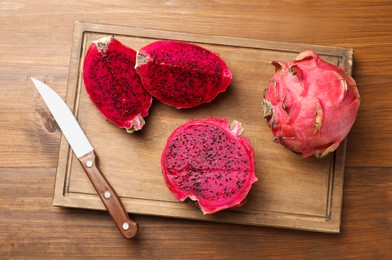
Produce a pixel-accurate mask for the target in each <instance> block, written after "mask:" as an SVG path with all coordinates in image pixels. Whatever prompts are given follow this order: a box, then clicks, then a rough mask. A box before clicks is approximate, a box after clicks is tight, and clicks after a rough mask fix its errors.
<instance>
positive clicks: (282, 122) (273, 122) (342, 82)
mask: <svg viewBox="0 0 392 260" xmlns="http://www.w3.org/2000/svg"><path fill="white" fill-rule="evenodd" d="M273 65H274V66H275V69H276V72H275V75H274V76H273V78H272V79H271V80H270V82H269V84H268V87H267V88H266V89H265V91H264V98H263V106H264V117H265V118H266V119H267V122H268V125H269V126H270V128H271V129H272V133H273V135H274V141H275V142H277V143H280V144H282V145H284V146H285V147H287V148H289V149H291V150H293V151H294V152H296V153H300V154H302V156H303V157H309V156H311V155H315V156H316V157H318V158H321V157H324V156H326V155H327V154H328V153H330V152H333V151H335V150H336V149H337V148H338V146H339V144H340V143H341V142H342V141H343V140H344V138H345V137H346V136H347V134H348V133H349V131H350V129H351V127H352V125H353V124H354V121H355V118H356V116H357V112H358V109H359V103H360V97H359V93H358V89H357V87H356V83H355V81H354V79H353V78H351V77H350V76H348V75H346V74H345V73H344V71H343V69H342V68H340V67H337V66H335V65H333V64H330V63H328V62H326V61H324V60H322V59H321V58H320V57H319V56H318V55H317V54H316V53H314V52H313V51H310V50H307V51H303V52H301V53H300V54H299V55H298V56H297V57H296V59H295V60H294V61H292V62H287V63H285V62H276V61H275V62H273Z"/></svg>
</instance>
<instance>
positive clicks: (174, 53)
mask: <svg viewBox="0 0 392 260" xmlns="http://www.w3.org/2000/svg"><path fill="white" fill-rule="evenodd" d="M135 68H136V72H137V73H138V74H139V75H140V78H141V79H142V82H143V85H144V87H145V88H146V89H147V90H148V92H150V94H151V95H152V96H153V97H155V98H157V99H158V100H160V101H161V102H163V103H165V104H168V105H171V106H175V107H177V108H190V107H194V106H197V105H200V104H202V103H208V102H211V101H212V100H213V99H214V98H215V97H216V96H217V95H218V94H219V93H221V92H224V91H225V90H226V89H227V87H228V86H229V84H230V82H231V79H232V74H231V71H230V69H229V67H228V66H227V65H226V63H225V62H224V61H223V60H222V59H221V58H220V57H219V56H218V55H217V54H215V53H213V52H211V51H209V50H207V49H205V48H203V47H201V46H198V45H195V44H191V43H187V42H180V41H171V40H162V41H156V42H153V43H151V44H149V45H147V46H145V47H143V48H142V49H140V50H139V51H138V53H137V58H136V66H135Z"/></svg>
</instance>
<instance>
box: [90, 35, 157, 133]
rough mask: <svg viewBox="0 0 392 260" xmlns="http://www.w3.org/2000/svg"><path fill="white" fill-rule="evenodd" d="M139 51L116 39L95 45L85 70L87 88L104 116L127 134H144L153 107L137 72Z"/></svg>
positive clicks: (106, 38)
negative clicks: (137, 53) (143, 129)
mask: <svg viewBox="0 0 392 260" xmlns="http://www.w3.org/2000/svg"><path fill="white" fill-rule="evenodd" d="M135 61H136V51H134V50H133V49H131V48H129V47H127V46H125V45H123V44H122V43H121V42H119V41H118V40H117V39H115V38H114V37H112V36H110V37H105V38H102V39H99V40H97V41H94V42H93V43H91V45H90V46H89V48H88V50H87V54H86V57H85V59H84V66H83V78H84V85H85V87H86V91H87V94H88V95H89V97H90V99H91V101H92V102H93V103H94V104H95V106H96V107H97V108H98V109H99V111H100V112H101V113H102V115H103V116H104V117H105V118H107V119H108V120H109V121H111V122H112V123H114V124H115V125H117V126H118V127H120V128H125V129H126V130H127V132H129V133H132V132H133V131H137V130H140V129H141V128H142V127H143V125H144V123H145V121H144V118H145V117H146V116H147V115H148V110H149V108H150V106H151V103H152V97H151V95H150V94H149V93H148V92H147V91H146V90H145V89H144V87H143V85H142V82H141V80H140V78H139V76H138V75H137V73H136V72H135V68H134V66H135Z"/></svg>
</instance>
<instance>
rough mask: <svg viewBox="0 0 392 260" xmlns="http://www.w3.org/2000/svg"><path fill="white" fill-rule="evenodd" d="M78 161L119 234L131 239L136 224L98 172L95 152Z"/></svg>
mask: <svg viewBox="0 0 392 260" xmlns="http://www.w3.org/2000/svg"><path fill="white" fill-rule="evenodd" d="M79 161H80V162H81V164H82V166H83V168H84V170H85V172H86V173H87V175H88V177H89V179H90V181H91V183H92V184H93V186H94V188H95V190H96V191H97V192H98V194H99V197H100V198H101V200H102V202H103V204H104V205H105V207H106V209H107V210H108V212H109V214H110V216H111V217H112V218H113V220H114V222H115V223H116V226H117V228H118V229H119V230H120V232H121V234H122V235H123V236H124V237H125V238H128V239H129V238H133V237H134V236H135V235H136V234H137V232H138V224H137V222H135V221H133V220H131V219H130V218H129V216H128V213H127V211H126V210H125V208H124V206H123V204H122V203H121V201H120V198H119V196H118V195H117V193H116V192H115V191H114V189H113V188H112V187H111V186H110V184H109V182H108V181H107V180H106V178H105V176H104V175H103V174H102V173H101V172H100V171H99V170H98V168H97V166H96V156H95V152H94V151H91V152H90V153H88V154H86V155H84V156H82V157H80V158H79Z"/></svg>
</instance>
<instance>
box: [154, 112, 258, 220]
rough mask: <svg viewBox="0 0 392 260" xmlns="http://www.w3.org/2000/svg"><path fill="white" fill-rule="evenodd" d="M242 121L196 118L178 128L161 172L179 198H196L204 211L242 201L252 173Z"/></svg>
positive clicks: (249, 185)
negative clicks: (243, 135)
mask: <svg viewBox="0 0 392 260" xmlns="http://www.w3.org/2000/svg"><path fill="white" fill-rule="evenodd" d="M242 131H243V128H242V126H241V123H239V122H237V121H234V122H233V124H232V126H231V127H229V124H228V122H227V120H226V119H218V118H214V117H210V118H207V119H195V120H191V121H189V122H188V123H186V124H184V125H182V126H180V127H178V128H177V129H176V130H174V132H173V133H172V134H171V135H170V137H169V138H168V141H167V144H166V146H165V149H164V151H163V154H162V159H161V164H162V173H163V176H164V178H165V181H166V184H167V186H168V188H169V189H170V191H171V192H172V193H173V195H174V196H175V197H176V198H177V199H178V200H180V201H184V200H185V199H186V198H190V199H191V200H194V201H197V202H198V205H199V207H200V209H201V210H202V212H203V213H204V214H212V213H215V212H217V211H220V210H223V209H227V208H230V207H239V206H241V205H243V203H244V202H245V197H246V196H247V194H248V192H249V190H250V188H251V186H252V184H253V183H254V182H255V181H257V178H256V176H255V162H254V158H253V157H254V152H253V149H252V147H251V146H250V143H249V141H248V139H246V138H244V137H241V136H240V134H241V133H242Z"/></svg>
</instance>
